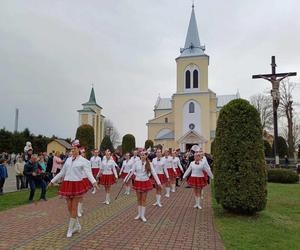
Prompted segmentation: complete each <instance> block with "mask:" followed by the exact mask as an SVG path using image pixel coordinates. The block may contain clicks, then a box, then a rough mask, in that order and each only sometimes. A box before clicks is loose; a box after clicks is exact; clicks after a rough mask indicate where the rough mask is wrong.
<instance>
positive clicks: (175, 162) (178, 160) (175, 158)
mask: <svg viewBox="0 0 300 250" xmlns="http://www.w3.org/2000/svg"><path fill="white" fill-rule="evenodd" d="M172 159H173V165H174V167H175V168H179V169H180V171H181V172H182V173H183V172H184V171H183V167H182V165H181V163H180V159H179V158H178V157H174V158H173V157H172Z"/></svg>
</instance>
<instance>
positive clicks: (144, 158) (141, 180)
mask: <svg viewBox="0 0 300 250" xmlns="http://www.w3.org/2000/svg"><path fill="white" fill-rule="evenodd" d="M133 174H135V181H134V184H133V189H134V190H135V191H136V196H137V202H138V215H137V216H136V217H135V218H134V219H135V220H138V219H141V220H142V221H143V222H146V221H147V219H146V218H145V211H146V200H147V193H148V191H150V190H152V183H151V181H150V179H149V176H150V175H151V174H152V176H153V178H154V179H155V181H156V183H157V185H159V186H161V183H160V180H159V178H158V176H157V174H156V172H155V170H154V168H153V166H152V164H151V163H150V161H149V159H148V155H147V152H142V153H141V160H140V161H137V162H136V163H135V164H134V165H133V167H132V169H131V170H130V173H129V174H128V175H127V176H126V178H125V179H124V182H128V181H129V180H130V178H131V176H132V175H133Z"/></svg>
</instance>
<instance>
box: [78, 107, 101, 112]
mask: <svg viewBox="0 0 300 250" xmlns="http://www.w3.org/2000/svg"><path fill="white" fill-rule="evenodd" d="M77 112H79V113H81V112H87V113H89V112H91V113H96V112H95V110H93V109H92V108H89V107H84V108H83V109H80V110H77Z"/></svg>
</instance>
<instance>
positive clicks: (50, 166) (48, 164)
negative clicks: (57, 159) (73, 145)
mask: <svg viewBox="0 0 300 250" xmlns="http://www.w3.org/2000/svg"><path fill="white" fill-rule="evenodd" d="M52 166H53V154H52V153H50V154H49V156H48V161H47V169H46V172H47V173H51V171H52Z"/></svg>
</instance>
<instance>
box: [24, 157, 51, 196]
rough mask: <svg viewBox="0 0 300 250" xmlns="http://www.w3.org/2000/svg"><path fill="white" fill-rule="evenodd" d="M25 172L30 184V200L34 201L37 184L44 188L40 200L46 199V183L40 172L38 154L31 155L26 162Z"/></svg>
mask: <svg viewBox="0 0 300 250" xmlns="http://www.w3.org/2000/svg"><path fill="white" fill-rule="evenodd" d="M24 174H25V175H26V177H27V180H28V183H29V186H30V195H29V202H32V201H33V197H34V193H35V189H36V186H38V185H39V186H40V187H41V189H42V192H41V197H40V200H44V201H46V183H45V181H44V180H43V179H42V177H41V175H40V174H39V173H38V164H37V155H35V154H33V155H31V158H30V160H29V161H28V162H27V163H26V164H25V167H24Z"/></svg>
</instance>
